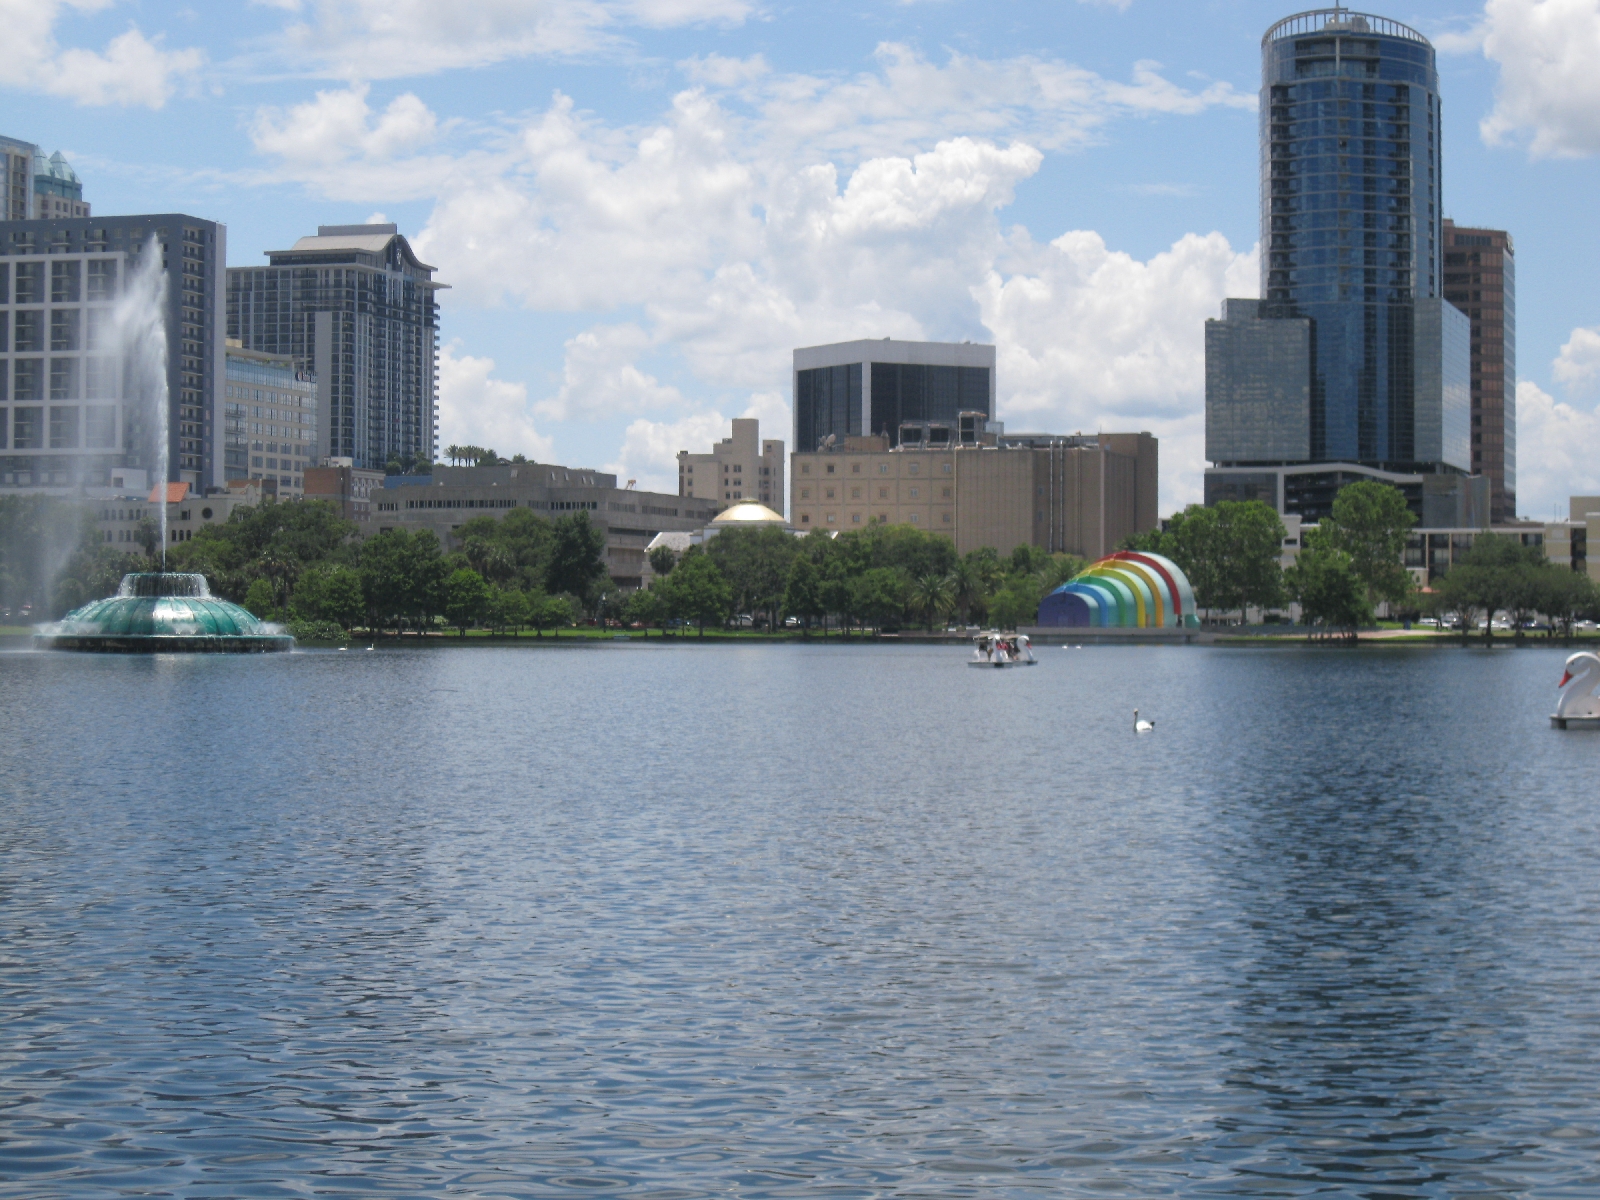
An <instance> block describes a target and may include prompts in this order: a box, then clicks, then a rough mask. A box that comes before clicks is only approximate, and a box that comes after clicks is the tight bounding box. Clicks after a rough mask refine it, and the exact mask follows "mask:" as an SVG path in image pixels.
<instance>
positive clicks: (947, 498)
mask: <svg viewBox="0 0 1600 1200" xmlns="http://www.w3.org/2000/svg"><path fill="white" fill-rule="evenodd" d="M983 440H984V441H986V442H987V443H989V444H978V445H958V444H946V445H943V446H929V447H928V448H922V447H921V446H916V445H910V444H906V443H905V441H904V440H902V444H901V445H900V446H899V447H897V448H894V449H891V448H890V447H889V439H888V438H886V437H883V436H881V435H880V436H870V437H848V438H845V439H844V441H843V444H842V445H839V446H837V447H835V448H834V449H831V450H818V451H816V452H813V453H809V454H795V455H794V456H793V459H792V466H793V477H794V497H793V503H792V506H791V508H792V513H793V516H792V520H793V524H794V527H795V529H796V530H798V531H800V532H802V533H804V532H808V531H810V530H812V529H819V528H820V529H826V530H829V531H841V532H842V531H846V530H852V529H864V528H866V527H867V526H868V525H875V524H876V525H911V526H914V527H916V528H919V529H924V530H927V531H930V532H933V533H942V534H944V535H946V536H948V537H950V538H951V539H952V540H954V542H955V544H956V550H957V552H958V553H961V554H967V553H970V552H971V551H973V550H977V549H979V548H981V547H984V546H989V547H992V548H993V549H995V550H997V551H999V552H1000V553H1001V554H1008V553H1010V552H1011V551H1012V550H1013V549H1015V548H1016V547H1017V546H1020V545H1032V546H1039V547H1042V548H1043V549H1046V550H1049V551H1051V552H1052V553H1054V552H1056V551H1063V552H1066V553H1069V554H1079V555H1082V556H1083V557H1085V558H1098V557H1100V556H1102V555H1105V554H1109V553H1111V552H1112V551H1113V550H1115V549H1116V548H1117V546H1118V544H1119V543H1120V542H1121V541H1122V539H1123V538H1126V537H1128V536H1129V535H1131V534H1134V533H1140V532H1143V531H1144V530H1147V529H1153V528H1154V527H1155V525H1156V523H1157V514H1156V487H1157V471H1158V465H1159V463H1158V445H1157V441H1156V439H1155V438H1154V437H1152V436H1151V435H1150V434H1148V433H1136V434H1099V435H1095V436H1074V437H1058V436H1054V435H1047V434H1020V435H998V436H997V435H995V434H992V433H990V434H985V435H983Z"/></svg>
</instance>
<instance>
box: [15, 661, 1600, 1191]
mask: <svg viewBox="0 0 1600 1200" xmlns="http://www.w3.org/2000/svg"><path fill="white" fill-rule="evenodd" d="M1039 653H1040V655H1041V657H1042V658H1043V659H1044V661H1043V663H1042V665H1040V666H1039V667H1036V668H1033V669H1030V670H1025V671H1021V670H1017V671H974V670H969V669H967V668H965V667H964V666H962V665H961V663H962V659H963V658H964V655H965V651H964V650H960V649H955V650H951V649H931V648H915V647H898V646H872V647H852V648H840V647H833V646H829V647H821V646H760V647H740V646H733V645H726V646H716V645H712V646H694V645H688V646H662V645H660V644H659V643H651V644H649V645H642V644H633V645H601V646H589V647H581V648H580V647H576V646H574V647H570V648H559V649H557V648H551V647H545V648H541V649H531V648H505V649H497V648H481V649H480V648H470V649H449V650H443V649H432V650H403V651H392V650H386V651H378V652H375V653H364V652H350V653H298V654H293V655H279V656H266V657H262V658H255V657H251V658H249V659H248V660H241V659H235V658H233V657H232V656H194V657H154V658H141V657H134V656H130V657H124V656H120V655H111V656H92V655H73V654H35V653H13V654H4V655H0V684H3V688H0V779H3V780H4V783H3V785H0V1014H3V1021H0V1194H4V1195H17V1196H24V1195H25V1196H30V1197H31V1196H73V1197H76V1196H182V1197H223V1196H230V1197H231V1196H357V1195H362V1196H407V1195H416V1196H429V1197H434V1196H486V1197H498V1196H517V1197H543V1196H608V1195H626V1196H639V1197H651V1198H658V1200H665V1198H668V1197H685V1198H687V1197H700V1196H708V1195H718V1196H740V1197H764V1196H772V1197H782V1196H806V1197H828V1198H830V1200H832V1198H846V1197H879V1196H896V1197H904V1196H918V1197H961V1196H983V1197H1009V1196H1025V1195H1035V1194H1037V1195H1049V1196H1102V1195H1106V1194H1119V1195H1124V1196H1137V1197H1156V1196H1201V1197H1210V1196H1250V1197H1256V1196H1281V1197H1300V1196H1311V1195H1348V1196H1360V1197H1372V1198H1380V1197H1382V1198H1389V1197H1463V1196H1472V1197H1495V1196H1541V1197H1556V1196H1561V1197H1577V1196H1594V1195H1597V1194H1600V994H1597V993H1600V988H1597V982H1600V903H1597V902H1600V870H1597V869H1596V868H1597V866H1600V862H1597V859H1600V821H1597V815H1596V814H1597V809H1600V805H1597V797H1596V787H1595V780H1596V777H1597V771H1596V761H1597V758H1600V735H1585V734H1581V733H1565V734H1563V733H1558V732H1555V731H1552V730H1550V729H1549V728H1548V722H1547V717H1548V714H1549V712H1550V711H1551V709H1552V707H1553V705H1554V701H1555V694H1556V693H1555V688H1554V684H1555V681H1556V679H1557V678H1559V676H1560V673H1561V662H1562V659H1563V657H1564V654H1563V652H1561V651H1559V650H1552V649H1528V650H1522V651H1511V650H1500V651H1493V652H1482V651H1462V650H1400V649H1388V650H1372V651H1361V652H1350V651H1343V650H1321V651H1260V650H1236V651H1235V650H1220V649H1207V650H1202V649H1179V648H1167V649H1156V648H1100V649H1086V650H1061V649H1057V648H1055V647H1044V648H1042V649H1041V650H1040V651H1039ZM1135 706H1137V707H1138V708H1140V709H1141V711H1142V713H1143V715H1145V716H1149V717H1153V718H1154V719H1155V722H1156V729H1155V732H1154V733H1152V734H1147V735H1143V736H1135V735H1134V733H1133V732H1132V710H1133V708H1134V707H1135Z"/></svg>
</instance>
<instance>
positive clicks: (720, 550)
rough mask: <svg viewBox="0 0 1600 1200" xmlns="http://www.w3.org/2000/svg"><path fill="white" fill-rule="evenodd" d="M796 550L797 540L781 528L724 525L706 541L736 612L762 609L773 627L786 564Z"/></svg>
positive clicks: (781, 595)
mask: <svg viewBox="0 0 1600 1200" xmlns="http://www.w3.org/2000/svg"><path fill="white" fill-rule="evenodd" d="M799 553H800V546H799V543H798V541H797V540H796V539H795V538H794V537H792V536H791V535H790V534H787V533H785V532H784V531H783V530H781V529H773V528H771V527H770V526H769V527H767V528H760V529H725V530H723V531H722V532H721V533H719V534H718V535H717V536H716V537H714V538H712V539H710V540H709V541H708V543H707V544H706V554H707V555H708V556H709V557H710V558H711V561H712V562H714V563H716V564H717V569H718V570H719V571H721V572H722V577H723V579H725V580H726V581H727V583H728V587H729V589H730V590H731V591H732V593H733V605H734V610H735V611H736V612H748V613H752V614H754V613H757V612H760V613H763V614H765V616H766V618H767V624H768V625H769V626H772V627H776V625H777V623H778V610H779V608H780V607H781V605H782V601H783V588H784V584H785V582H786V581H787V579H788V576H789V564H790V562H792V561H793V560H794V558H795V557H796V556H797V555H798V554H799Z"/></svg>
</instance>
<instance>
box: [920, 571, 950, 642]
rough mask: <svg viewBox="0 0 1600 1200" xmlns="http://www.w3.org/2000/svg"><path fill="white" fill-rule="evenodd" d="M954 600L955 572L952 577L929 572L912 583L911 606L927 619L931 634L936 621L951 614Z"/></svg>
mask: <svg viewBox="0 0 1600 1200" xmlns="http://www.w3.org/2000/svg"><path fill="white" fill-rule="evenodd" d="M954 599H955V583H954V572H952V573H951V574H950V575H935V574H933V573H932V572H929V573H928V574H926V575H924V576H922V577H921V578H920V579H916V580H913V581H912V584H911V606H912V607H913V608H915V609H916V610H917V611H918V612H920V613H921V614H922V615H923V616H924V617H926V618H927V621H928V632H929V633H932V632H933V623H934V621H936V620H939V619H941V618H943V617H945V616H947V615H948V614H949V612H950V607H951V605H952V603H953V602H954Z"/></svg>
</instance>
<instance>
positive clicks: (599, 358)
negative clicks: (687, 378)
mask: <svg viewBox="0 0 1600 1200" xmlns="http://www.w3.org/2000/svg"><path fill="white" fill-rule="evenodd" d="M650 341H651V339H650V335H649V334H647V333H646V332H645V331H644V330H643V329H640V328H639V327H638V326H637V325H597V326H595V327H594V328H592V329H586V330H584V331H583V332H582V333H580V334H578V336H577V337H574V338H569V339H568V341H567V344H566V355H565V359H566V361H565V367H564V370H563V371H562V379H561V388H560V390H559V391H558V392H556V394H555V395H554V396H552V397H550V398H549V399H547V400H541V401H539V403H538V404H537V405H536V406H535V408H536V410H537V411H538V413H539V415H540V416H545V417H552V418H554V419H555V420H558V421H565V420H569V419H571V418H574V417H580V418H582V417H587V418H589V419H591V420H593V419H596V418H600V417H612V416H616V415H617V414H619V413H632V412H651V411H660V410H661V409H663V408H679V407H682V405H683V395H682V393H680V392H679V391H678V389H677V388H675V387H670V386H667V385H665V384H662V383H661V382H659V381H658V380H657V379H656V378H655V376H653V375H650V374H648V373H646V372H645V371H642V370H640V369H639V367H638V365H637V364H636V363H635V362H634V360H635V359H636V358H637V357H638V356H639V355H641V354H643V353H644V352H645V351H647V350H648V349H649V348H650Z"/></svg>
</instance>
